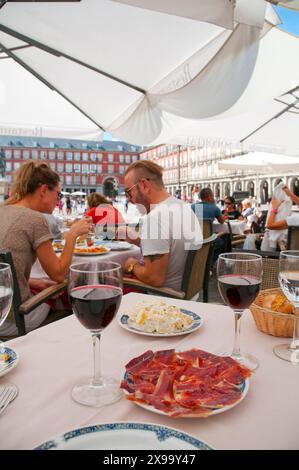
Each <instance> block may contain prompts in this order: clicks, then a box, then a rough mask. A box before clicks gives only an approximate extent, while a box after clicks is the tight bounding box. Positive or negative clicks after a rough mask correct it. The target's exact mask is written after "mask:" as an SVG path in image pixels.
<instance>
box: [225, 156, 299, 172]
mask: <svg viewBox="0 0 299 470" xmlns="http://www.w3.org/2000/svg"><path fill="white" fill-rule="evenodd" d="M218 168H219V169H220V170H229V171H232V170H236V171H238V170H246V171H248V170H252V171H254V172H258V173H264V172H265V173H266V172H268V173H269V172H271V173H274V172H281V173H283V172H289V171H294V172H298V171H299V157H291V156H287V155H278V154H275V153H266V152H249V153H247V154H245V155H239V156H237V157H234V158H228V159H226V160H221V161H219V162H218Z"/></svg>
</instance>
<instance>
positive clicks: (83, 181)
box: [82, 175, 88, 184]
mask: <svg viewBox="0 0 299 470" xmlns="http://www.w3.org/2000/svg"><path fill="white" fill-rule="evenodd" d="M82 184H88V176H86V175H83V176H82Z"/></svg>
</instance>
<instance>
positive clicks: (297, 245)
mask: <svg viewBox="0 0 299 470" xmlns="http://www.w3.org/2000/svg"><path fill="white" fill-rule="evenodd" d="M286 249H287V250H299V227H298V226H295V225H289V227H288V238H287V246H286Z"/></svg>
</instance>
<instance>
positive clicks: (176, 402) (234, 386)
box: [120, 349, 251, 418]
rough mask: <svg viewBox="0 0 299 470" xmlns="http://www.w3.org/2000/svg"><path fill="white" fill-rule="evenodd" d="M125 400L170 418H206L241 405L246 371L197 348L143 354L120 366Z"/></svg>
mask: <svg viewBox="0 0 299 470" xmlns="http://www.w3.org/2000/svg"><path fill="white" fill-rule="evenodd" d="M125 367H126V372H125V374H124V378H123V380H122V382H121V386H120V387H121V388H122V389H123V390H124V393H125V395H126V398H127V399H128V400H129V401H132V402H134V403H136V404H137V405H139V406H141V407H142V408H145V409H147V410H149V411H153V412H154V413H158V414H161V415H167V416H170V417H173V418H207V417H209V416H213V415H216V414H219V413H223V412H224V411H228V410H230V409H231V408H233V407H234V406H236V405H238V404H239V403H241V401H242V400H243V399H244V398H245V396H246V395H247V392H248V390H249V377H250V375H251V370H250V369H248V368H247V367H245V366H243V365H241V364H240V363H239V362H237V361H235V360H234V359H232V358H231V357H229V356H216V355H215V354H212V353H209V352H207V351H203V350H201V349H190V350H188V351H182V352H178V351H175V350H174V349H166V350H162V351H156V352H153V351H151V350H148V351H146V352H145V353H144V354H142V355H141V356H138V357H136V358H134V359H132V360H131V361H130V362H128V364H127V365H126V366H125Z"/></svg>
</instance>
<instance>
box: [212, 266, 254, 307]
mask: <svg viewBox="0 0 299 470" xmlns="http://www.w3.org/2000/svg"><path fill="white" fill-rule="evenodd" d="M260 285H261V280H260V279H259V278H256V277H254V276H248V275H240V274H228V275H224V276H220V277H218V287H219V292H220V294H221V297H222V298H223V301H224V302H225V303H226V304H227V305H229V306H230V307H231V308H233V309H235V310H244V309H245V308H247V307H248V306H249V305H250V304H251V303H252V302H253V301H254V299H255V298H256V296H257V294H258V293H259V290H260Z"/></svg>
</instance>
